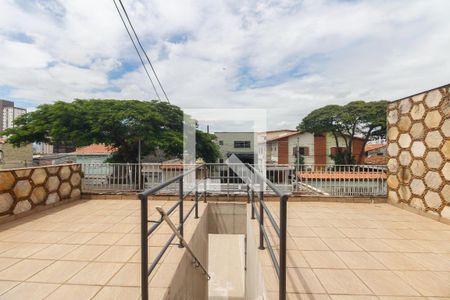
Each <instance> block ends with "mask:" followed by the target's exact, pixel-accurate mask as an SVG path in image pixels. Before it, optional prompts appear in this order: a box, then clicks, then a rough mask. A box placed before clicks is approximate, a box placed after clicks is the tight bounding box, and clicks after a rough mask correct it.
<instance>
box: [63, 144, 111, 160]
mask: <svg viewBox="0 0 450 300" xmlns="http://www.w3.org/2000/svg"><path fill="white" fill-rule="evenodd" d="M115 151H116V150H115V149H114V148H112V147H110V146H106V145H105V144H92V145H89V146H86V147H80V148H77V149H76V150H75V151H74V152H72V153H70V154H71V155H73V156H74V157H75V161H76V162H77V163H104V162H105V161H106V160H107V159H108V158H109V157H110V156H111V154H113V153H114V152H115Z"/></svg>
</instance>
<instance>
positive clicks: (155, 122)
mask: <svg viewBox="0 0 450 300" xmlns="http://www.w3.org/2000/svg"><path fill="white" fill-rule="evenodd" d="M3 134H5V135H7V136H8V141H9V142H10V143H12V144H14V145H16V146H19V145H22V144H27V143H32V142H45V143H49V144H56V145H61V144H63V145H64V144H65V145H74V146H77V147H80V146H87V145H90V144H92V143H104V144H106V145H110V146H112V147H114V148H116V149H117V151H116V152H115V153H114V154H113V155H112V157H111V158H110V159H109V161H110V162H136V161H137V158H138V157H137V156H138V145H139V141H141V155H142V156H145V155H147V154H151V153H154V152H155V151H157V150H159V151H163V152H164V154H165V156H167V157H181V156H182V151H183V111H182V110H181V109H180V108H179V107H177V106H174V105H170V104H168V103H165V102H159V101H137V100H99V99H94V100H81V99H76V100H75V101H73V102H71V103H67V102H62V101H57V102H55V103H54V104H44V105H40V106H39V107H38V108H37V110H36V111H34V112H30V113H28V114H25V115H23V116H21V117H19V118H18V119H17V120H16V121H15V127H14V128H10V129H7V130H6V131H5V132H4V133H3ZM199 135H200V136H201V139H200V140H199V141H198V142H197V149H198V151H197V155H198V156H199V157H202V158H204V160H205V161H211V160H215V159H217V158H218V155H217V154H218V150H217V149H216V151H213V149H214V147H217V146H216V145H214V143H213V142H212V140H213V139H214V136H212V135H208V134H206V133H203V132H202V133H200V132H199V131H197V136H199Z"/></svg>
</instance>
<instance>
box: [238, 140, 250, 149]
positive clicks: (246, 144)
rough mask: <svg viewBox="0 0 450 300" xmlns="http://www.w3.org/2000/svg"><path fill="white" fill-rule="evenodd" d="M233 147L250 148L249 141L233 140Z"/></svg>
mask: <svg viewBox="0 0 450 300" xmlns="http://www.w3.org/2000/svg"><path fill="white" fill-rule="evenodd" d="M234 148H250V141H234Z"/></svg>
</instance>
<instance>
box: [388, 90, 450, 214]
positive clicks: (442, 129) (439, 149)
mask: <svg viewBox="0 0 450 300" xmlns="http://www.w3.org/2000/svg"><path fill="white" fill-rule="evenodd" d="M387 121H388V134H387V136H388V146H387V155H388V164H387V167H388V178H387V183H388V200H389V201H390V202H392V203H404V204H407V205H409V206H411V207H414V208H416V209H418V210H420V211H424V212H427V213H430V214H433V215H435V216H437V217H440V218H444V219H445V220H450V85H447V86H444V87H440V88H436V89H434V90H430V91H427V92H424V93H421V94H418V95H414V96H411V97H407V98H404V99H400V100H398V101H395V102H392V103H391V104H389V106H388V112H387Z"/></svg>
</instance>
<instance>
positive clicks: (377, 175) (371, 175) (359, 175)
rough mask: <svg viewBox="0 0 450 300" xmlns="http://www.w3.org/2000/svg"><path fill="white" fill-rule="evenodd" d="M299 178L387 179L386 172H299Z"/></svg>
mask: <svg viewBox="0 0 450 300" xmlns="http://www.w3.org/2000/svg"><path fill="white" fill-rule="evenodd" d="M297 177H298V178H300V179H350V180H351V179H372V180H376V179H386V177H387V176H386V173H384V172H333V171H330V172H327V171H325V172H321V171H314V172H298V173H297Z"/></svg>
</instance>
